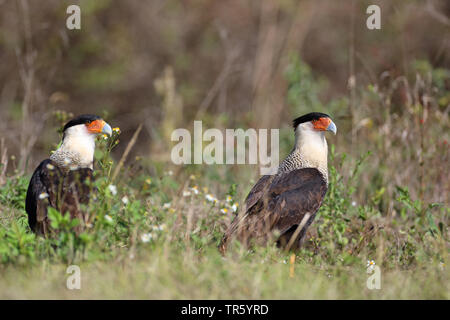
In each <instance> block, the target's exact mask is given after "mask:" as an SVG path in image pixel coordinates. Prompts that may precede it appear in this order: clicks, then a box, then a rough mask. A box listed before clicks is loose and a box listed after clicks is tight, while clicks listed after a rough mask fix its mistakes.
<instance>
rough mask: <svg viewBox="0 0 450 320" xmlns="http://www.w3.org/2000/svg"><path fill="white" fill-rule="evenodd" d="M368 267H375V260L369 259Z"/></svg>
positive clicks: (371, 268)
mask: <svg viewBox="0 0 450 320" xmlns="http://www.w3.org/2000/svg"><path fill="white" fill-rule="evenodd" d="M367 268H368V269H369V270H371V271H372V270H373V269H374V268H375V261H373V260H367Z"/></svg>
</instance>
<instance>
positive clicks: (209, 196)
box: [205, 193, 219, 203]
mask: <svg viewBox="0 0 450 320" xmlns="http://www.w3.org/2000/svg"><path fill="white" fill-rule="evenodd" d="M205 199H206V200H207V201H209V202H214V203H217V202H218V201H219V200H217V199H216V198H215V197H214V196H213V195H212V194H210V193H208V194H207V195H206V196H205Z"/></svg>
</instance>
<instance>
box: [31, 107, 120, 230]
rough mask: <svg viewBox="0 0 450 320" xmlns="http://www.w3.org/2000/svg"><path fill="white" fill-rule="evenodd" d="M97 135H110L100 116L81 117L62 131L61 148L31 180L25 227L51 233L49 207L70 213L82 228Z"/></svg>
mask: <svg viewBox="0 0 450 320" xmlns="http://www.w3.org/2000/svg"><path fill="white" fill-rule="evenodd" d="M99 133H105V134H108V135H111V134H112V130H111V127H110V126H109V124H107V123H106V122H105V121H104V120H102V119H101V118H100V117H99V116H96V115H89V114H85V115H80V116H78V117H77V118H75V119H72V120H71V121H69V122H68V123H67V124H66V125H65V126H64V129H63V138H62V142H61V144H60V147H59V148H58V149H57V150H56V151H55V152H54V153H53V154H52V155H51V156H50V159H46V160H44V161H42V162H41V163H40V164H39V166H38V167H37V169H36V170H35V171H34V173H33V176H32V177H31V181H30V185H29V186H28V191H27V197H26V205H25V209H26V211H27V214H28V223H29V225H30V227H31V229H32V230H33V231H34V232H36V233H37V234H42V235H44V236H47V235H48V234H49V232H50V221H49V218H48V215H47V211H48V207H49V206H50V207H53V208H55V209H57V210H58V211H59V212H61V213H62V214H65V213H66V212H68V213H70V216H71V217H72V218H78V219H80V220H81V223H82V224H83V222H84V219H85V213H84V212H83V205H86V204H88V203H89V199H90V192H91V190H92V188H91V187H90V185H89V183H88V182H89V181H90V180H91V179H92V174H93V162H94V151H95V138H96V135H97V134H99Z"/></svg>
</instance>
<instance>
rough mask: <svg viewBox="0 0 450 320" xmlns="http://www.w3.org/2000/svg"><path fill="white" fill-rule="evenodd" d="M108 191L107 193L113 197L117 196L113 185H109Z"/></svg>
mask: <svg viewBox="0 0 450 320" xmlns="http://www.w3.org/2000/svg"><path fill="white" fill-rule="evenodd" d="M108 189H109V191H110V192H111V194H112V195H113V196H115V195H116V194H117V187H116V186H115V185H113V184H110V185H109V186H108Z"/></svg>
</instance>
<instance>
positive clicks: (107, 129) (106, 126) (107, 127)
mask: <svg viewBox="0 0 450 320" xmlns="http://www.w3.org/2000/svg"><path fill="white" fill-rule="evenodd" d="M102 133H105V134H107V135H109V136H111V135H112V129H111V126H110V125H109V124H107V123H106V122H105V124H104V125H103V128H102Z"/></svg>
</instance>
